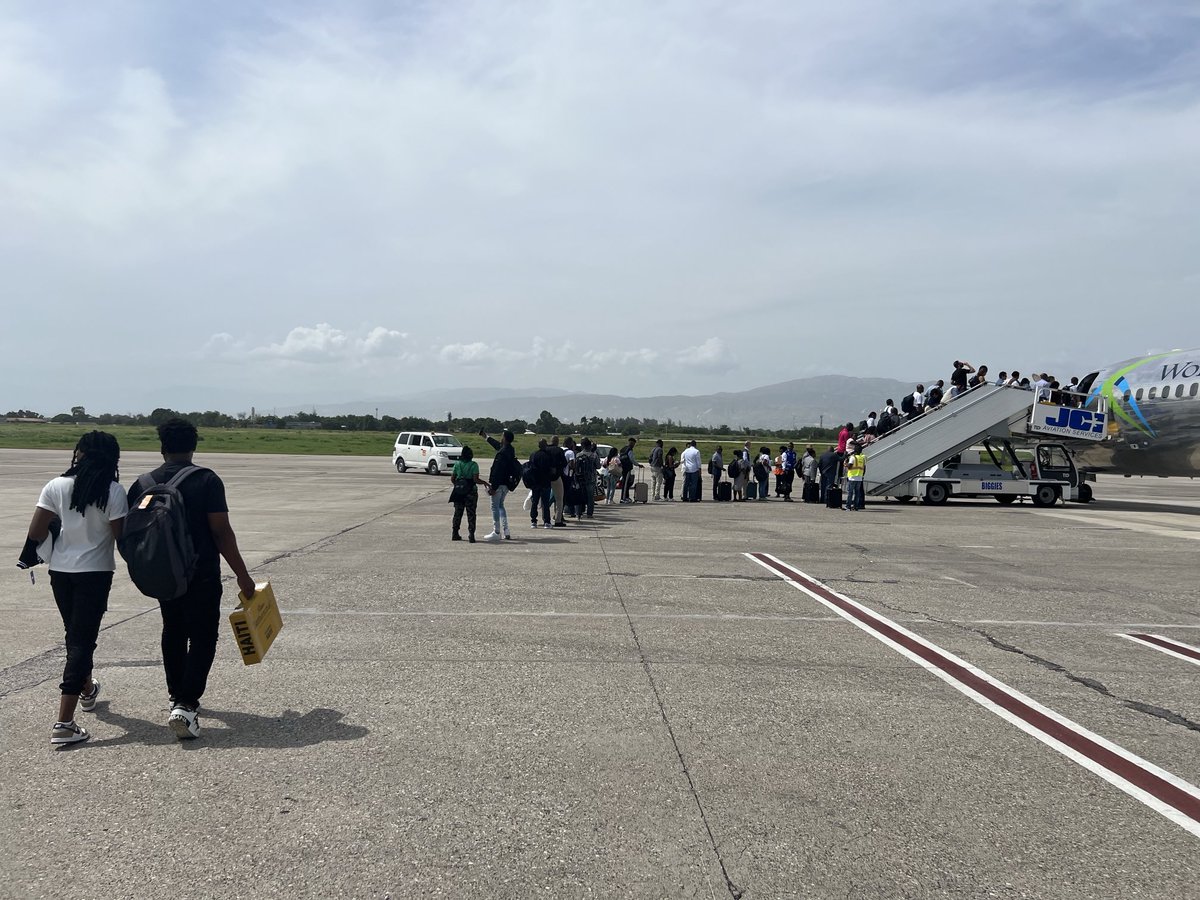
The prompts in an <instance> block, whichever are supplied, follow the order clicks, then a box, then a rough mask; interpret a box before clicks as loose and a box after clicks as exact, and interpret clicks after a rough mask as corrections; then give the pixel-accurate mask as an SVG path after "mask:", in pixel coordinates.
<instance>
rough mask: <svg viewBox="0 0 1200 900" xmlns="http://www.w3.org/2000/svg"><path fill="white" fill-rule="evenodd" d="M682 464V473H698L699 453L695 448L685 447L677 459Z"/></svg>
mask: <svg viewBox="0 0 1200 900" xmlns="http://www.w3.org/2000/svg"><path fill="white" fill-rule="evenodd" d="M679 460H680V462H682V463H683V471H684V472H699V471H700V451H699V450H697V449H696V448H695V447H687V448H685V449H684V451H683V453H682V454H681V455H680V457H679Z"/></svg>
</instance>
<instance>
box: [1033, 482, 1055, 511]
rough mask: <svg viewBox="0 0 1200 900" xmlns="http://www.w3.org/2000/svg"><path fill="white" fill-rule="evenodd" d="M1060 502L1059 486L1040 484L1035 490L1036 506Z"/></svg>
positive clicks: (1034, 503)
mask: <svg viewBox="0 0 1200 900" xmlns="http://www.w3.org/2000/svg"><path fill="white" fill-rule="evenodd" d="M1057 502H1058V488H1056V487H1054V485H1052V484H1039V485H1038V487H1037V490H1036V491H1034V492H1033V505H1034V506H1042V507H1045V506H1053V505H1054V504H1055V503H1057Z"/></svg>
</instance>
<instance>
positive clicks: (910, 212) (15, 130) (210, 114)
mask: <svg viewBox="0 0 1200 900" xmlns="http://www.w3.org/2000/svg"><path fill="white" fill-rule="evenodd" d="M0 109H3V110H4V114H3V115H2V116H0V297H2V298H3V300H2V304H0V308H2V309H3V312H4V322H3V326H0V405H3V406H4V408H5V409H18V408H24V409H33V410H36V411H40V412H43V413H45V414H47V415H53V414H54V413H56V412H62V411H65V410H67V409H69V408H70V407H71V406H75V405H82V406H85V408H87V409H88V410H89V411H94V412H137V411H149V410H150V409H152V408H154V407H159V406H167V407H172V408H176V409H183V410H192V409H220V410H222V411H225V412H230V413H233V412H238V411H248V410H249V409H250V408H251V407H254V406H257V407H258V408H260V409H261V408H265V407H268V406H275V405H281V404H288V403H295V404H298V405H306V406H318V407H319V406H321V405H325V404H336V403H338V402H349V401H360V400H365V399H369V398H375V399H380V398H383V399H385V400H386V399H387V398H391V397H398V396H401V395H403V394H406V393H412V392H417V391H429V390H432V389H439V388H469V387H475V386H481V385H487V386H498V387H508V388H535V387H542V388H555V389H559V390H579V391H603V392H606V393H617V394H624V395H629V396H650V395H657V394H671V393H683V394H703V393H705V392H710V391H721V390H725V391H729V390H745V389H748V388H752V387H754V386H756V385H762V384H769V383H773V382H778V381H784V380H787V379H791V378H802V377H806V376H811V375H824V374H844V375H861V376H871V377H889V378H900V379H913V380H926V381H928V380H931V379H932V378H936V377H943V378H947V377H948V376H949V371H950V368H951V363H952V361H953V360H954V359H956V358H965V359H967V360H969V361H971V362H974V363H975V364H980V363H986V364H988V365H989V367H990V369H991V370H992V371H998V370H1000V369H1004V368H1018V369H1020V370H1022V371H1033V370H1035V369H1038V370H1040V369H1043V368H1046V369H1049V370H1050V371H1052V372H1055V373H1057V374H1060V375H1069V374H1086V372H1087V371H1092V370H1093V369H1095V368H1098V367H1100V366H1101V365H1103V364H1104V363H1107V362H1112V361H1115V360H1120V359H1125V358H1127V357H1131V356H1135V355H1137V354H1140V353H1145V352H1150V351H1157V350H1164V349H1171V348H1174V347H1182V348H1190V347H1196V346H1200V328H1198V327H1197V326H1198V325H1200V314H1198V313H1197V311H1196V302H1195V296H1196V293H1197V288H1200V252H1197V251H1198V250H1200V246H1198V242H1200V227H1198V226H1200V213H1198V211H1197V201H1198V199H1200V165H1198V164H1197V160H1200V7H1195V6H1194V5H1192V4H1184V3H1177V2H1165V0H1139V2H1137V3H1130V2H1128V0H1121V2H1115V0H1114V2H1109V0H1074V2H1072V0H1065V2H1042V0H994V2H993V0H973V2H962V0H911V2H905V3H896V2H894V0H840V2H838V3H830V2H807V0H781V2H766V0H761V2H760V0H747V2H736V0H720V2H709V0H686V2H685V0H659V2H653V3H651V2H626V0H604V2H590V0H577V2H526V0H496V2H469V0H425V2H400V0H396V2H381V0H380V2H369V0H342V2H339V3H338V4H330V3H312V2H304V0H287V2H270V0H267V2H260V3H255V4H247V3H244V2H241V0H238V2H212V3H205V4H195V3H162V2H158V0H144V2H134V0H109V2H106V3H104V4H93V3H86V2H73V3H70V2H68V3H63V4H46V3H41V2H27V3H18V2H6V0H0ZM3 411H4V410H0V412H3ZM397 412H402V410H398V411H397Z"/></svg>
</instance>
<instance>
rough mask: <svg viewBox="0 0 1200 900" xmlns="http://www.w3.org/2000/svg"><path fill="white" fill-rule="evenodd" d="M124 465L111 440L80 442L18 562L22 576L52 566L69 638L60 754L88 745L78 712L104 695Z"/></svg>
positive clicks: (38, 511) (94, 434)
mask: <svg viewBox="0 0 1200 900" xmlns="http://www.w3.org/2000/svg"><path fill="white" fill-rule="evenodd" d="M120 458H121V448H120V446H118V444H117V439H116V438H114V437H113V436H112V435H111V434H108V433H107V432H104V431H91V432H89V433H87V434H85V435H84V436H83V437H81V438H80V439H79V442H78V443H77V444H76V445H75V452H74V453H73V454H72V455H71V465H70V468H68V469H67V471H65V472H63V474H62V475H59V476H58V477H57V478H54V479H52V480H51V481H50V482H49V483H48V484H47V485H46V486H45V487H44V488H42V493H41V495H40V496H39V497H38V501H37V506H36V507H35V508H34V511H33V518H32V519H31V520H30V523H29V531H28V532H27V534H28V537H27V538H26V540H25V547H24V549H23V550H22V551H21V555H20V556H19V557H18V559H17V566H18V567H19V568H22V569H29V568H32V567H34V566H36V565H38V564H39V563H41V562H46V563H47V564H48V565H49V569H50V590H51V592H52V593H53V594H54V602H55V605H57V606H58V612H59V614H60V615H61V616H62V621H63V628H64V630H65V634H66V638H65V640H64V644H65V648H66V651H67V661H66V665H65V666H63V677H62V683H61V684H60V685H59V686H58V687H59V698H58V719H57V720H55V722H54V725H53V726H52V727H51V729H50V743H51V745H53V746H56V747H62V746H66V745H68V744H78V743H81V742H83V741H86V740H87V739H88V733H87V731H86V730H85V729H84V728H82V727H80V726H79V725H77V724H76V723H75V710H76V707H78V708H79V709H81V710H83V711H84V712H92V711H93V710H95V708H96V700H97V698H99V696H100V682H99V681H97V680H96V679H95V678H93V677H92V659H93V655H94V654H95V652H96V638H97V636H98V635H99V633H100V620H101V619H102V618H103V617H104V613H105V612H106V611H107V610H108V595H109V591H110V590H111V589H112V581H113V572H114V570H115V569H116V557H115V556H114V554H113V547H114V546H115V542H116V539H117V538H119V537H120V536H121V531H122V529H123V527H124V524H125V515H126V513H127V512H128V510H129V504H128V502H127V499H126V497H125V491H124V490H122V488H121V485H120V484H119V483H118V482H117V463H118V462H119V460H120ZM39 547H40V548H41V549H40V550H39ZM42 556H45V559H44V560H43V559H42ZM31 575H32V573H31Z"/></svg>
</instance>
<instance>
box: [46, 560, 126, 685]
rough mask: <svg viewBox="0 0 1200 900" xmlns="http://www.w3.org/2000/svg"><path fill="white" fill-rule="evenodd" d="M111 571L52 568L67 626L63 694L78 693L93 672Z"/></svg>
mask: <svg viewBox="0 0 1200 900" xmlns="http://www.w3.org/2000/svg"><path fill="white" fill-rule="evenodd" d="M112 581H113V573H112V572H54V571H51V572H50V590H51V591H52V592H53V593H54V602H55V603H56V604H57V605H58V613H59V615H61V616H62V620H63V626H64V628H65V629H66V639H65V643H66V645H67V662H66V665H64V666H63V680H62V684H60V685H59V686H58V688H59V690H60V691H62V692H63V693H64V694H68V695H71V694H78V693H80V692H81V691H82V690H83V686H84V685H85V684H87V680H88V676H89V675H91V674H92V658H93V656H94V655H95V652H96V636H97V635H98V634H100V620H101V619H103V618H104V613H105V612H106V611H107V610H108V592H109V591H111V590H112Z"/></svg>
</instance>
